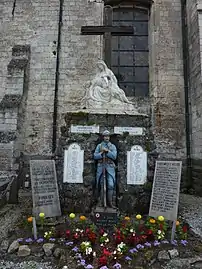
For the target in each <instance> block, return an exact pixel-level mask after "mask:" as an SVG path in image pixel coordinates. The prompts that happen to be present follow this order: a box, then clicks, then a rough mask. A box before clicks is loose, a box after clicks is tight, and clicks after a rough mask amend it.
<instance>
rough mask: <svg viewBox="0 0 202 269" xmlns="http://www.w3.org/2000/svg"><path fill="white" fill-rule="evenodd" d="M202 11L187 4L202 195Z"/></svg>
mask: <svg viewBox="0 0 202 269" xmlns="http://www.w3.org/2000/svg"><path fill="white" fill-rule="evenodd" d="M198 9H200V10H201V9H202V4H201V3H200V1H196V0H194V1H188V2H187V23H188V37H189V38H188V41H189V65H190V66H189V68H190V70H189V71H190V85H189V98H190V100H189V101H190V104H191V107H190V120H191V121H190V123H191V124H190V127H191V151H192V156H191V157H192V170H193V171H192V172H193V173H192V176H193V188H194V191H195V192H196V193H197V194H200V195H202V183H201V178H202V168H201V167H202V140H201V137H202V114H201V113H202V101H201V93H202V90H201V89H202V83H201V57H202V54H201V50H202V47H201V45H202V41H201V40H202V15H201V12H199V11H198Z"/></svg>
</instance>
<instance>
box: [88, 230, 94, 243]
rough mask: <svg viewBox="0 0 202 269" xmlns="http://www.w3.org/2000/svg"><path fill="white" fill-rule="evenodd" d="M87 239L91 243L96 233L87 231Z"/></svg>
mask: <svg viewBox="0 0 202 269" xmlns="http://www.w3.org/2000/svg"><path fill="white" fill-rule="evenodd" d="M88 239H89V240H90V241H91V243H95V240H96V234H95V233H93V232H90V233H88Z"/></svg>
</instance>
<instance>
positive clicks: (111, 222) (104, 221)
mask: <svg viewBox="0 0 202 269" xmlns="http://www.w3.org/2000/svg"><path fill="white" fill-rule="evenodd" d="M118 216H119V211H118V209H114V208H109V207H107V208H104V207H96V208H95V209H94V210H93V214H92V218H93V222H94V224H95V225H96V226H97V227H98V228H100V229H101V228H103V229H104V230H108V229H109V231H111V232H113V228H114V226H115V225H116V224H117V222H118Z"/></svg>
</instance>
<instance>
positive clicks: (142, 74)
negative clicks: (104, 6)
mask: <svg viewBox="0 0 202 269" xmlns="http://www.w3.org/2000/svg"><path fill="white" fill-rule="evenodd" d="M148 18H149V15H148V10H143V9H139V8H137V7H136V8H135V7H133V6H132V7H118V8H115V7H114V9H113V25H114V26H133V27H134V35H133V36H113V37H112V59H111V61H112V62H111V69H112V71H113V72H114V74H115V75H116V77H117V79H118V82H119V86H120V88H122V89H123V90H124V91H125V93H126V95H127V96H131V97H132V96H147V95H148V92H149V61H148Z"/></svg>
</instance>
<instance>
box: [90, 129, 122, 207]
mask: <svg viewBox="0 0 202 269" xmlns="http://www.w3.org/2000/svg"><path fill="white" fill-rule="evenodd" d="M102 135H103V141H102V142H101V143H100V144H98V145H97V147H96V149H95V152H94V159H95V160H97V161H98V164H97V172H96V193H97V196H98V197H96V198H99V203H98V206H104V207H107V206H108V207H111V208H115V207H114V206H113V204H112V199H113V193H114V188H115V186H116V177H115V163H114V161H115V160H116V158H117V149H116V146H115V145H114V144H112V143H111V142H110V132H109V131H108V130H105V131H104V132H103V133H102Z"/></svg>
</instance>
